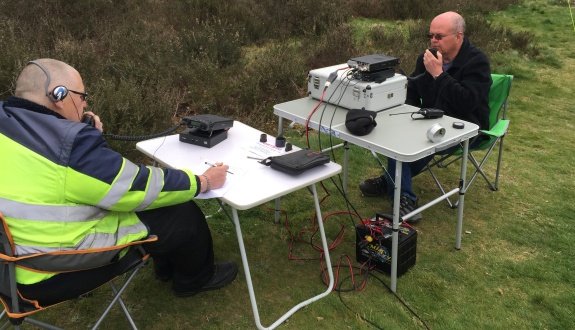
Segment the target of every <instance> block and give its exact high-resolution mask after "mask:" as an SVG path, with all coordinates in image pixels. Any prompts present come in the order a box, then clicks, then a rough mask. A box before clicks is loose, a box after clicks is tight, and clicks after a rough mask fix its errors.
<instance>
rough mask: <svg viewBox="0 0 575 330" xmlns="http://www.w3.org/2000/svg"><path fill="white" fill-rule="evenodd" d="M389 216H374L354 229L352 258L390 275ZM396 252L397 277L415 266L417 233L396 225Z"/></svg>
mask: <svg viewBox="0 0 575 330" xmlns="http://www.w3.org/2000/svg"><path fill="white" fill-rule="evenodd" d="M392 228H393V227H392V220H391V219H390V217H387V216H384V215H380V214H377V215H376V216H375V217H374V218H372V219H371V220H369V221H367V222H364V223H363V224H359V225H357V226H356V227H355V230H356V234H357V235H356V249H355V253H356V259H357V261H358V262H360V263H364V262H367V263H368V264H369V265H370V266H374V267H375V268H376V269H377V270H379V271H381V272H384V273H386V274H388V275H389V274H391V240H392V238H391V234H392V232H393V230H392ZM398 238H399V240H398V241H399V242H398V250H397V276H398V277H399V276H401V275H403V274H404V273H405V272H406V271H407V270H408V269H410V268H411V267H412V266H413V265H415V259H416V250H417V231H416V230H415V229H414V228H412V227H410V226H409V225H406V224H403V223H402V224H400V225H399V231H398Z"/></svg>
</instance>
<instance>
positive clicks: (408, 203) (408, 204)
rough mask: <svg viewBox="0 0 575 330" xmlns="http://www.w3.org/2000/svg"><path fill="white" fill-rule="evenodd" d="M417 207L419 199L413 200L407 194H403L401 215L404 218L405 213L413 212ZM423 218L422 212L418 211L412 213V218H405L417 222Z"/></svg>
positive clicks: (400, 203)
mask: <svg viewBox="0 0 575 330" xmlns="http://www.w3.org/2000/svg"><path fill="white" fill-rule="evenodd" d="M417 207H418V206H417V199H416V200H413V199H411V198H409V197H408V196H407V195H401V198H400V199H399V216H400V217H401V218H403V216H404V215H406V214H408V213H411V212H412V211H413V210H415V209H416V208H417ZM422 218H423V217H422V216H421V213H417V214H414V215H412V216H411V218H409V219H407V220H405V222H407V223H410V224H415V223H418V222H419V221H421V219H422Z"/></svg>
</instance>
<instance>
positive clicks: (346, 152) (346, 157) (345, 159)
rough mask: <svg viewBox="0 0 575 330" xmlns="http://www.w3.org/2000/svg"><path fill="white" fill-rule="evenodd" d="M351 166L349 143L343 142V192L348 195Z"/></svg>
mask: <svg viewBox="0 0 575 330" xmlns="http://www.w3.org/2000/svg"><path fill="white" fill-rule="evenodd" d="M348 168H349V144H348V143H347V141H345V142H344V143H343V192H344V193H345V194H346V195H347V193H348V189H347V172H348Z"/></svg>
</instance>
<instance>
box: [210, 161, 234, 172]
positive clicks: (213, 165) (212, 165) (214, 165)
mask: <svg viewBox="0 0 575 330" xmlns="http://www.w3.org/2000/svg"><path fill="white" fill-rule="evenodd" d="M205 163H206V165H209V166H211V167H216V164H212V163H210V162H205ZM226 172H228V173H230V174H234V173H232V172H230V171H226Z"/></svg>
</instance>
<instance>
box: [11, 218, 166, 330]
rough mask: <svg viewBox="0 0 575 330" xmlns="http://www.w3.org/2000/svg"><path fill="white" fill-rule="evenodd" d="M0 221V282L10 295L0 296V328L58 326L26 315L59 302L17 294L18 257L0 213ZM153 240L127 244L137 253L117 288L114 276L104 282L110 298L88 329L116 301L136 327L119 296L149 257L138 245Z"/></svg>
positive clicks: (95, 326) (106, 313)
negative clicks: (4, 269)
mask: <svg viewBox="0 0 575 330" xmlns="http://www.w3.org/2000/svg"><path fill="white" fill-rule="evenodd" d="M0 220H1V222H2V224H1V225H2V227H3V228H1V229H0V243H1V245H2V253H0V261H1V263H3V264H6V266H7V268H8V274H7V275H8V276H7V278H2V279H1V281H3V282H4V281H8V282H9V283H8V286H9V292H10V297H7V295H6V296H3V297H0V301H1V302H2V304H3V305H4V310H3V311H2V313H1V314H0V321H4V322H3V323H2V324H0V329H5V328H7V327H8V326H9V325H10V323H11V324H12V326H13V327H14V328H15V329H20V325H21V324H22V323H23V322H26V323H30V324H32V325H35V326H37V327H39V328H42V329H61V328H59V327H56V326H53V325H51V324H48V323H45V322H42V321H38V320H35V319H33V318H31V317H29V316H30V315H32V314H35V313H37V312H40V311H43V310H45V309H47V308H49V307H52V306H55V305H57V304H60V303H56V304H53V305H50V306H45V307H42V306H39V305H38V304H37V302H35V301H30V300H27V299H25V298H24V297H23V296H21V295H20V293H19V292H18V288H17V283H16V264H17V263H18V260H19V257H18V256H15V255H14V248H13V247H14V242H13V241H12V236H11V234H10V231H9V228H8V226H7V224H6V222H5V220H4V217H3V215H2V213H0ZM155 240H157V237H155V236H150V237H148V238H147V239H145V240H141V241H137V242H133V243H132V244H130V245H131V248H135V249H137V251H138V253H139V254H138V255H137V257H138V258H136V257H133V258H134V262H133V263H131V264H130V266H129V267H128V270H127V271H125V272H124V273H123V274H121V275H119V276H118V277H124V278H125V279H124V281H123V283H122V284H121V286H120V287H119V289H118V288H117V287H116V286H115V285H114V281H115V280H116V279H117V278H118V277H116V278H113V279H111V280H110V281H108V284H109V285H110V287H111V290H112V293H113V298H112V300H111V301H110V303H109V304H108V306H107V307H106V309H105V310H104V312H103V313H102V315H101V316H100V318H99V319H98V320H97V321H96V323H95V324H94V326H93V327H92V329H97V328H98V327H99V326H100V325H101V323H102V322H103V321H104V319H105V318H106V316H107V315H108V313H109V312H110V311H111V309H112V307H113V306H114V305H115V304H116V303H118V304H119V305H120V307H121V308H122V310H123V312H124V315H125V317H126V319H127V320H128V322H129V323H130V325H131V326H132V329H137V327H136V324H135V322H134V320H133V318H132V316H131V315H130V312H129V310H128V308H127V306H126V304H125V303H124V301H123V300H122V297H121V296H122V294H123V293H124V291H125V290H126V288H127V287H128V285H129V284H130V282H131V281H132V279H133V278H134V277H135V276H136V274H137V273H138V272H139V271H140V269H141V268H142V267H144V266H145V265H146V264H147V260H148V258H149V255H148V254H147V253H146V252H145V251H144V249H143V248H142V244H144V243H148V242H153V241H155ZM122 248H125V247H122ZM119 249H120V248H119ZM3 275H4V274H3ZM3 277H4V276H3ZM2 286H3V287H5V283H2ZM7 300H8V301H7ZM63 302H64V301H63ZM23 304H25V305H26V306H27V307H24V305H23ZM5 316H6V318H7V320H4V317H5Z"/></svg>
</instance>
